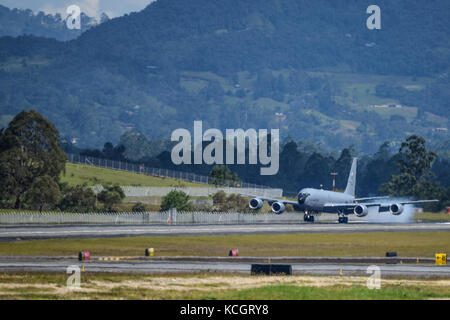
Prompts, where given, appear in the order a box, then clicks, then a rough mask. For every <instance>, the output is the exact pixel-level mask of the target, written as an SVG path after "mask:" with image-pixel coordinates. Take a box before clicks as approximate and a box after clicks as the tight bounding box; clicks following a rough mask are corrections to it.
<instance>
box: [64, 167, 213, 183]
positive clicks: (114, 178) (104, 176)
mask: <svg viewBox="0 0 450 320" xmlns="http://www.w3.org/2000/svg"><path fill="white" fill-rule="evenodd" d="M61 181H62V182H67V183H68V184H70V185H79V184H83V183H86V184H87V185H89V186H94V185H103V184H113V185H114V184H118V185H120V186H142V187H181V186H185V187H205V186H206V185H204V184H197V183H192V182H188V181H182V180H178V179H171V178H159V177H154V176H149V175H144V174H137V173H133V172H127V171H119V170H111V169H105V168H99V167H94V166H89V165H81V164H73V163H67V164H66V173H65V174H63V175H62V176H61Z"/></svg>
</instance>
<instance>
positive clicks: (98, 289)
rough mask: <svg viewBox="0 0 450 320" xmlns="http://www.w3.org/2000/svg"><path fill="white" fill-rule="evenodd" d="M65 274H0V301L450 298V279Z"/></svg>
mask: <svg viewBox="0 0 450 320" xmlns="http://www.w3.org/2000/svg"><path fill="white" fill-rule="evenodd" d="M67 278H68V275H66V274H41V273H18V274H0V299H163V300H168V299H182V300H186V299H187V300H190V299H199V300H217V299H219V300H242V299H244V300H255V299H262V300H281V299H282V300H317V299H318V300H321V299H339V300H344V299H351V300H371V299H384V300H398V299H401V300H406V299H414V300H416V299H449V298H450V280H408V279H382V280H381V289H379V290H369V289H368V288H367V287H366V281H367V278H365V277H346V276H344V277H330V276H326V277H320V276H297V275H296V276H270V277H269V276H248V275H230V274H227V275H221V274H196V275H192V274H190V275H167V276H166V275H151V276H144V275H124V274H90V273H89V272H86V273H82V274H81V286H80V288H79V289H69V288H67V286H66V282H67Z"/></svg>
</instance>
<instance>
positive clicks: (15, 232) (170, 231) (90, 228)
mask: <svg viewBox="0 0 450 320" xmlns="http://www.w3.org/2000/svg"><path fill="white" fill-rule="evenodd" d="M431 231H450V223H410V224H379V223H356V222H355V223H348V224H338V223H316V224H309V223H298V224H248V225H247V224H246V225H170V226H169V225H148V226H143V225H137V226H133V225H59V226H55V225H51V226H36V225H35V226H33V225H30V226H0V241H14V240H25V239H51V238H107V237H131V236H177V235H227V234H283V233H355V232H361V233H366V232H431Z"/></svg>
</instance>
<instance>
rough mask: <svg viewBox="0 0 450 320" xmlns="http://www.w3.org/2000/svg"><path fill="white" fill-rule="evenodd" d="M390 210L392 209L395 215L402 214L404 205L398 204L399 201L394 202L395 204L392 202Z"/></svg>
mask: <svg viewBox="0 0 450 320" xmlns="http://www.w3.org/2000/svg"><path fill="white" fill-rule="evenodd" d="M389 211H390V212H391V213H392V214H393V215H394V216H398V215H400V214H402V212H403V205H401V204H398V203H393V204H391V206H390V207H389Z"/></svg>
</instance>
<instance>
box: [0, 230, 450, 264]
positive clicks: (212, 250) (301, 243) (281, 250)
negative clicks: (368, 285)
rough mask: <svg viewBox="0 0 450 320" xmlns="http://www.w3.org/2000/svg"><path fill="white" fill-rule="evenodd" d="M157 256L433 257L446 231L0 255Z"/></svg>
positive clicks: (83, 245)
mask: <svg viewBox="0 0 450 320" xmlns="http://www.w3.org/2000/svg"><path fill="white" fill-rule="evenodd" d="M149 247H152V248H155V254H156V255H157V256H227V255H228V252H229V250H230V249H232V248H238V249H239V254H240V255H241V256H259V257H269V256H272V257H275V256H345V257H352V256H361V257H368V256H384V255H385V253H386V252H387V251H396V252H398V255H399V256H405V257H430V258H432V257H434V255H435V253H437V252H448V248H450V232H395V233H381V232H380V233H349V234H281V235H225V236H155V237H130V238H113V239H51V240H27V241H15V242H3V243H0V255H49V256H51V255H70V256H72V255H76V254H77V253H78V252H79V251H80V250H89V251H90V252H91V254H92V255H93V256H104V255H107V256H143V255H144V250H145V248H149Z"/></svg>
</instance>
